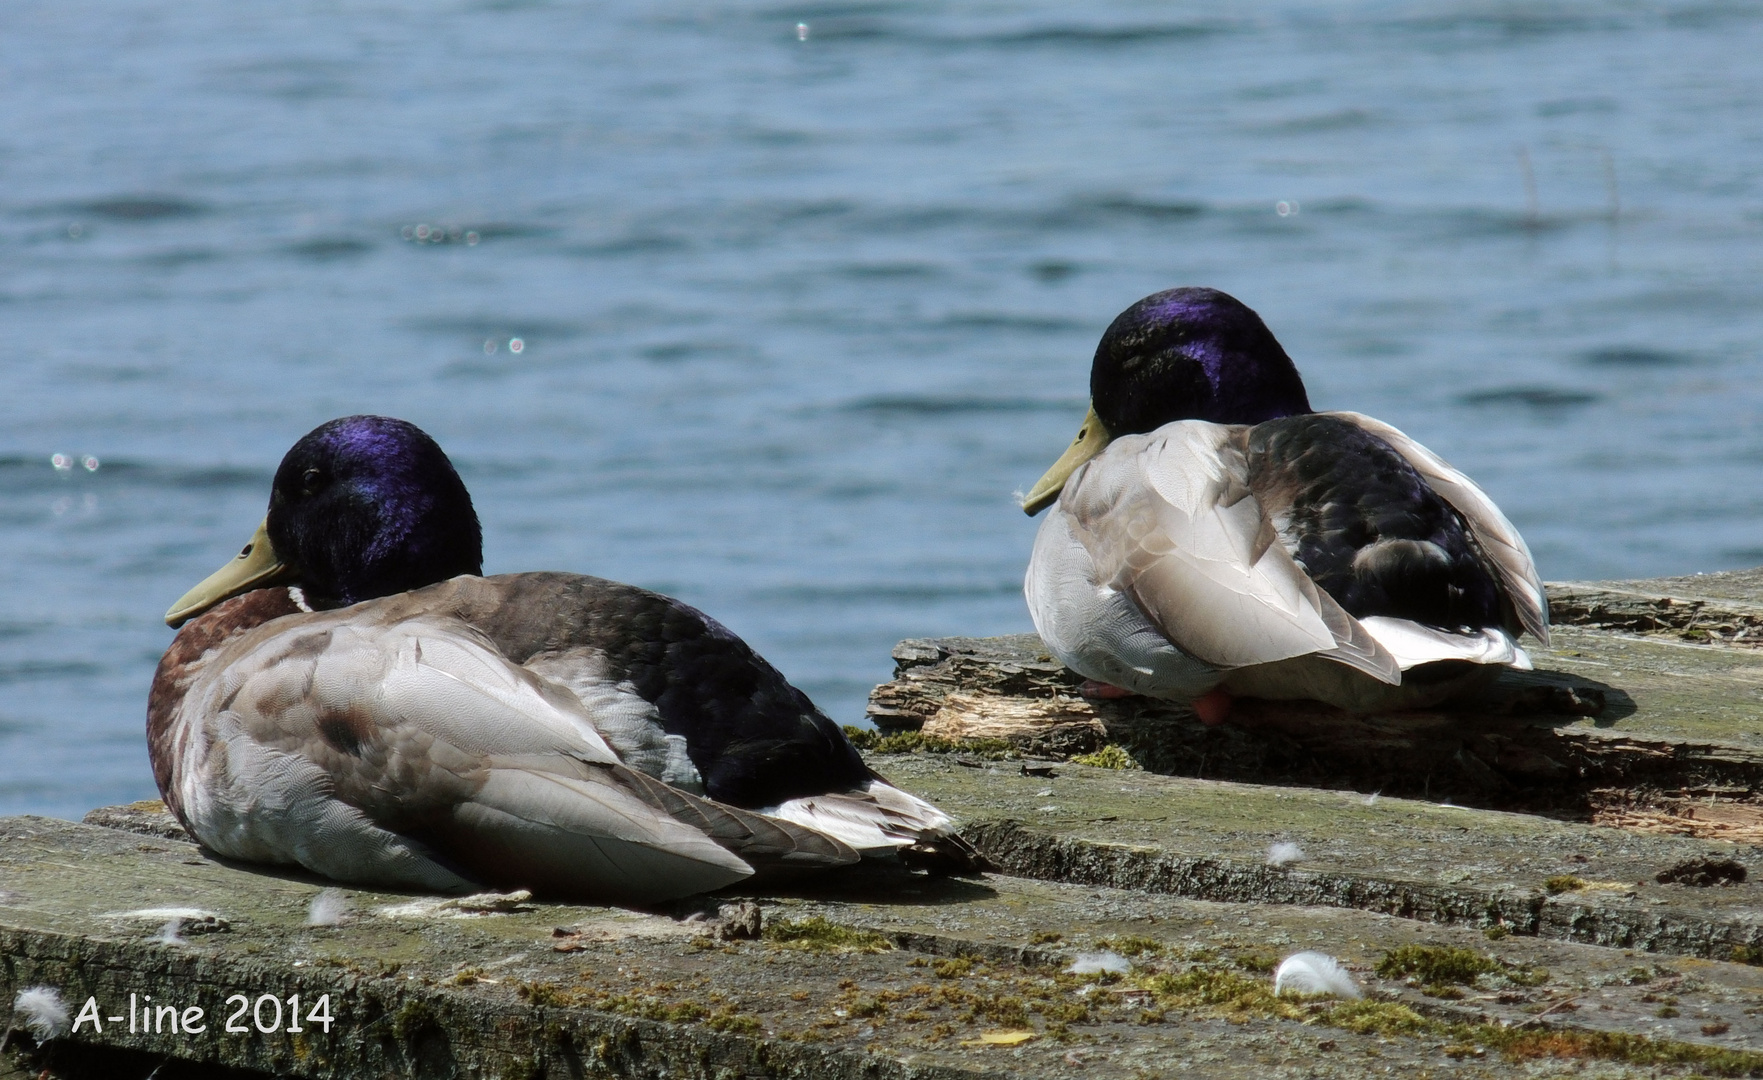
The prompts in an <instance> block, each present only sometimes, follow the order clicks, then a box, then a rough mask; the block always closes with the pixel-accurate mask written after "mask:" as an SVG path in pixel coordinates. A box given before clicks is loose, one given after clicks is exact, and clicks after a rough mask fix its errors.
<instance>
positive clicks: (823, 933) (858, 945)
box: [762, 915, 894, 953]
mask: <svg viewBox="0 0 1763 1080" xmlns="http://www.w3.org/2000/svg"><path fill="white" fill-rule="evenodd" d="M762 936H763V937H764V939H765V940H766V941H769V942H772V943H773V944H776V945H782V946H784V947H785V948H790V949H805V950H807V951H809V952H839V951H850V952H869V953H878V952H887V951H888V950H890V949H892V948H893V947H894V946H893V943H892V942H890V941H889V940H888V939H887V938H885V937H883V936H882V935H880V934H878V933H876V932H875V931H873V930H857V929H853V928H852V927H849V926H840V925H839V924H838V923H835V922H830V921H828V920H827V919H824V918H822V917H821V916H819V915H814V916H811V917H809V918H806V919H796V920H791V919H779V920H776V921H773V922H768V923H766V924H765V929H764V931H763V932H762Z"/></svg>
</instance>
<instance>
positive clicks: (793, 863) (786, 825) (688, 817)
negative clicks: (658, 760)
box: [607, 766, 861, 869]
mask: <svg viewBox="0 0 1763 1080" xmlns="http://www.w3.org/2000/svg"><path fill="white" fill-rule="evenodd" d="M607 772H608V774H609V775H608V779H609V780H611V781H612V782H614V783H617V784H618V785H619V786H620V787H621V788H623V789H624V790H625V791H628V792H630V794H631V795H632V796H633V797H635V798H638V799H641V800H642V801H643V802H646V803H648V804H649V805H650V806H653V807H655V808H656V809H658V810H660V811H662V812H663V813H665V814H667V815H668V816H669V817H672V818H673V819H674V820H676V821H683V822H686V823H688V824H690V825H692V826H693V827H694V828H696V829H698V830H700V831H701V832H703V833H704V834H705V835H706V836H709V837H710V838H711V839H713V840H715V841H716V842H717V843H719V844H721V845H722V846H723V847H725V848H727V849H728V850H729V851H732V852H734V853H735V854H737V855H739V856H740V857H741V858H742V859H744V860H746V861H747V862H749V863H751V864H753V866H754V867H755V868H758V869H767V868H774V869H817V868H825V867H834V866H849V865H851V864H853V863H856V862H858V861H860V859H861V856H859V855H858V854H857V852H856V851H854V850H852V848H851V847H850V846H849V845H847V844H845V843H843V842H841V841H840V840H838V839H835V838H834V837H831V836H826V835H823V834H821V833H819V832H816V831H814V830H813V829H809V828H804V827H803V826H801V825H798V824H796V823H795V822H792V821H785V820H781V819H778V818H774V817H769V816H767V815H765V814H760V813H755V812H753V811H751V810H742V809H739V808H737V807H733V806H727V805H725V804H723V803H719V802H713V801H711V800H709V799H705V798H702V797H700V796H696V795H692V794H689V793H687V792H683V791H680V790H679V789H678V788H674V787H670V786H668V785H667V784H664V783H662V782H661V781H659V780H657V779H655V778H654V777H651V776H648V775H645V774H644V773H641V772H638V771H637V770H635V769H629V768H625V767H623V766H620V767H618V768H616V769H608V770H607Z"/></svg>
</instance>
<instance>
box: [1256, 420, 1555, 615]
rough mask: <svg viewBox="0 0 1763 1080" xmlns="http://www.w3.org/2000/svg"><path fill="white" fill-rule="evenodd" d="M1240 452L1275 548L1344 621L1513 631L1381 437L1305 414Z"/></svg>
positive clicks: (1460, 541) (1488, 580)
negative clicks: (1278, 547) (1345, 616)
mask: <svg viewBox="0 0 1763 1080" xmlns="http://www.w3.org/2000/svg"><path fill="white" fill-rule="evenodd" d="M1244 449H1245V457H1246V459H1247V464H1248V480H1249V489H1250V490H1251V491H1252V492H1253V493H1254V495H1255V498H1256V500H1257V501H1259V503H1260V504H1261V510H1262V513H1263V514H1265V515H1266V516H1267V518H1268V519H1269V520H1270V521H1271V522H1272V523H1273V525H1274V527H1275V529H1276V530H1277V531H1278V533H1279V538H1280V542H1281V543H1282V544H1283V545H1284V546H1285V548H1286V550H1287V551H1288V552H1290V554H1291V556H1292V558H1293V559H1295V560H1296V561H1297V562H1298V564H1299V565H1300V566H1302V567H1303V568H1304V571H1305V572H1306V573H1307V574H1308V575H1309V577H1310V579H1311V580H1312V581H1314V582H1316V584H1317V585H1319V586H1321V587H1322V588H1323V590H1324V591H1326V592H1327V593H1328V594H1329V595H1330V596H1332V597H1334V599H1335V600H1336V601H1337V602H1338V603H1339V604H1340V605H1341V607H1343V608H1345V609H1346V611H1347V613H1348V614H1350V615H1352V616H1354V617H1355V618H1360V619H1364V618H1369V617H1372V616H1387V617H1391V618H1398V619H1408V620H1412V621H1414V622H1417V623H1420V624H1422V625H1425V626H1432V627H1437V628H1439V629H1445V630H1455V629H1458V628H1461V627H1470V628H1480V627H1493V626H1503V627H1504V628H1505V629H1507V630H1508V631H1511V632H1513V633H1516V632H1518V631H1519V629H1520V627H1519V625H1518V622H1517V620H1516V618H1514V617H1513V615H1512V608H1511V605H1510V603H1508V602H1503V600H1502V588H1501V586H1500V584H1499V582H1498V581H1497V580H1496V573H1497V570H1496V568H1495V567H1494V566H1493V565H1492V564H1491V563H1490V562H1489V560H1488V557H1487V555H1486V554H1485V553H1484V552H1483V551H1482V549H1481V547H1480V545H1478V544H1477V543H1476V542H1475V539H1474V537H1473V534H1472V533H1471V531H1470V528H1469V526H1468V525H1467V523H1466V522H1465V521H1464V519H1463V516H1462V515H1461V514H1460V513H1459V512H1458V511H1457V510H1456V508H1454V507H1453V506H1452V505H1451V504H1450V503H1449V502H1447V501H1446V500H1445V499H1444V498H1442V497H1441V496H1440V495H1439V494H1438V492H1436V491H1434V490H1433V488H1432V486H1431V485H1430V484H1429V483H1428V482H1427V481H1426V478H1425V477H1423V476H1421V475H1420V473H1419V472H1418V471H1417V470H1416V469H1415V468H1414V466H1413V465H1411V464H1410V463H1409V462H1408V460H1407V459H1406V458H1405V457H1403V456H1402V455H1401V453H1399V452H1398V451H1397V450H1396V449H1395V448H1394V447H1393V446H1391V445H1390V444H1389V443H1388V442H1386V441H1385V440H1383V439H1382V438H1379V437H1378V436H1376V435H1374V434H1372V433H1370V432H1368V431H1366V430H1365V429H1364V428H1362V427H1360V426H1359V425H1357V424H1355V423H1353V422H1352V421H1350V420H1347V419H1345V418H1343V417H1339V416H1333V415H1329V414H1326V413H1306V414H1303V415H1299V416H1288V417H1283V418H1280V419H1278V420H1269V421H1266V422H1264V423H1261V424H1257V425H1255V426H1254V427H1253V428H1250V429H1248V431H1247V433H1246V436H1245V447H1244Z"/></svg>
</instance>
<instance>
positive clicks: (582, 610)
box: [147, 416, 984, 903]
mask: <svg viewBox="0 0 1763 1080" xmlns="http://www.w3.org/2000/svg"><path fill="white" fill-rule="evenodd" d="M481 563H482V534H481V531H480V529H479V525H478V520H477V515H476V513H475V511H474V510H473V508H472V504H471V497H470V495H469V494H468V493H467V492H466V489H465V485H464V484H463V483H462V482H461V481H460V479H459V476H458V474H457V473H456V472H455V471H454V469H453V466H452V463H451V462H450V461H448V459H447V456H446V454H445V453H443V452H442V450H441V448H440V447H439V446H438V445H436V443H435V442H434V440H433V439H431V438H429V437H428V436H427V435H426V434H424V433H423V432H422V431H421V430H419V429H418V428H416V427H415V426H414V425H411V424H408V423H406V422H404V421H401V420H394V419H390V418H387V417H378V416H351V417H347V418H344V419H341V420H334V421H332V422H330V423H328V424H325V425H323V426H321V427H319V428H317V429H316V430H314V431H313V432H311V433H310V434H308V435H306V436H305V437H304V438H302V439H301V440H300V441H299V442H298V443H296V444H295V445H294V447H293V449H291V450H289V451H288V454H287V456H286V457H285V458H283V459H282V462H281V465H280V467H279V468H278V469H277V470H276V474H275V480H274V483H273V486H272V489H271V492H270V499H269V513H268V516H267V518H266V519H265V520H264V522H263V524H262V525H261V526H259V527H258V529H257V533H256V535H255V536H253V537H252V538H251V541H250V543H248V544H246V545H245V548H244V550H243V551H241V552H240V553H239V555H238V556H237V557H236V558H235V559H233V560H232V561H231V562H229V563H228V564H226V565H225V566H223V567H222V568H221V569H220V570H219V571H217V572H216V573H215V574H213V575H211V576H210V577H209V578H208V579H207V580H205V581H203V582H202V583H201V584H199V585H197V586H196V587H195V588H194V589H192V590H190V592H189V593H187V594H186V595H185V596H184V597H183V598H182V599H180V600H179V601H178V602H177V603H176V604H174V605H173V606H172V608H171V610H170V611H169V612H167V613H166V622H167V623H168V624H170V625H172V626H180V625H181V626H182V629H181V630H180V631H179V633H178V635H177V637H176V638H175V639H174V640H173V641H172V643H171V646H170V648H169V649H168V650H167V651H166V654H165V656H164V658H163V659H162V660H161V661H160V664H159V669H158V672H157V674H156V675H155V677H154V680H153V688H152V692H151V695H150V699H149V703H148V711H147V717H148V719H147V743H148V749H149V753H150V755H151V758H152V762H153V773H154V778H155V779H156V780H157V781H158V784H159V790H160V793H161V794H162V795H163V797H164V799H165V802H166V805H167V806H169V807H170V808H171V810H172V811H173V813H175V814H176V815H177V817H178V820H179V821H181V822H182V823H183V824H184V827H185V828H186V829H188V830H189V832H190V833H191V835H193V836H194V837H195V838H196V839H197V840H199V841H201V842H202V843H203V844H204V845H206V846H207V847H209V848H211V849H212V850H214V851H216V852H217V853H219V854H222V855H225V856H230V857H233V858H237V859H241V860H247V861H252V862H266V863H294V864H298V865H300V866H303V867H305V868H306V869H308V870H311V871H313V872H315V873H318V874H321V875H323V876H326V877H330V878H335V879H337V880H340V881H347V882H354V883H358V884H363V885H374V886H382V887H401V888H410V889H424V890H440V891H456V890H461V889H470V888H474V887H482V886H485V885H495V886H506V887H525V888H531V889H537V890H543V891H546V892H549V893H553V894H559V895H567V896H570V897H574V898H579V899H590V900H598V901H606V902H617V903H651V902H656V901H660V900H666V899H671V898H677V897H681V896H686V895H690V894H693V893H698V892H704V891H707V890H712V889H716V888H720V887H722V886H725V885H728V884H731V883H733V882H736V881H739V880H741V879H743V878H745V877H747V876H748V875H750V874H752V873H754V871H755V870H767V871H782V870H812V869H817V868H822V867H833V866H842V865H847V864H850V863H854V862H856V861H857V860H858V858H859V856H860V855H861V854H864V853H878V852H898V853H900V854H901V855H902V856H903V857H905V858H907V859H909V860H912V859H915V858H916V859H919V860H921V861H923V862H925V863H929V864H933V865H940V866H941V867H942V868H945V869H953V870H956V871H962V870H971V869H976V868H980V867H982V866H983V862H984V861H983V859H981V858H980V857H979V856H978V855H977V854H976V853H975V852H974V851H973V849H971V848H970V847H968V846H967V845H966V844H965V843H963V842H962V841H960V840H959V838H957V837H955V836H954V835H953V834H952V833H951V832H950V829H949V819H948V817H947V816H946V815H944V814H943V813H942V812H941V811H939V810H937V809H936V808H935V807H933V806H931V805H930V804H928V803H926V802H924V801H922V800H920V799H917V798H915V797H913V796H911V795H908V794H906V793H905V792H903V791H900V790H899V789H897V788H894V787H892V786H891V785H889V784H888V783H886V782H885V781H884V780H882V779H881V777H879V776H877V775H876V774H875V773H874V772H872V771H870V769H869V768H868V767H867V766H866V765H865V764H864V763H863V760H862V758H861V757H860V756H859V755H858V753H857V751H856V750H855V749H854V748H853V747H852V746H851V744H850V741H849V740H848V739H846V737H845V735H844V733H843V732H842V731H841V730H840V729H839V728H838V727H836V726H835V725H834V724H833V723H832V722H831V721H830V720H828V719H827V718H826V716H825V715H824V714H822V713H821V712H820V711H819V710H818V709H816V708H815V707H814V704H813V703H812V702H811V701H809V700H808V698H807V696H806V695H804V694H803V693H802V692H801V691H800V690H797V689H796V688H795V687H793V686H791V685H790V684H789V683H788V682H787V681H786V680H785V679H784V677H783V676H782V675H781V674H779V673H778V671H777V670H776V669H775V668H773V667H772V666H771V665H770V664H768V663H766V662H765V660H764V659H762V658H761V657H760V656H758V655H757V654H756V653H755V652H754V651H753V650H752V649H751V648H749V647H748V646H747V645H746V643H745V642H743V641H742V640H741V639H740V638H738V637H736V636H735V635H734V634H732V633H730V632H729V631H728V630H727V629H725V628H724V627H723V626H722V625H721V624H719V623H717V622H716V621H715V620H714V619H711V618H710V617H709V616H707V615H704V614H703V613H701V612H699V611H697V610H695V609H693V608H691V607H688V606H687V605H685V604H683V603H680V602H679V601H677V600H673V599H669V598H668V597H665V596H660V595H658V594H656V593H652V592H648V591H647V590H644V589H639V588H636V587H634V586H630V585H622V584H619V583H617V582H613V581H605V580H602V579H600V578H593V577H586V576H582V575H578V574H563V573H528V574H505V575H500V576H496V577H481V576H479V574H480V572H481Z"/></svg>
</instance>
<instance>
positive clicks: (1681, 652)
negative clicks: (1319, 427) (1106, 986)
mask: <svg viewBox="0 0 1763 1080" xmlns="http://www.w3.org/2000/svg"><path fill="white" fill-rule="evenodd" d="M1760 581H1763V571H1747V572H1745V573H1742V574H1718V575H1716V574H1710V575H1701V576H1697V577H1693V578H1685V579H1672V580H1670V581H1665V582H1632V583H1616V584H1613V585H1595V586H1594V585H1579V584H1569V585H1553V586H1551V587H1550V589H1551V598H1552V609H1551V610H1552V612H1553V613H1554V616H1555V618H1556V619H1557V620H1558V625H1557V626H1556V628H1555V632H1554V641H1553V644H1552V647H1550V648H1546V649H1545V648H1540V647H1539V648H1536V649H1533V651H1532V655H1533V658H1534V660H1535V662H1536V665H1537V668H1538V670H1537V671H1535V672H1508V673H1505V674H1503V675H1502V676H1501V678H1500V679H1499V681H1498V682H1497V683H1496V684H1495V685H1494V687H1493V688H1492V689H1490V690H1489V691H1488V692H1487V693H1486V694H1484V695H1483V696H1482V697H1480V698H1479V699H1477V700H1476V701H1474V702H1469V703H1465V704H1462V705H1459V706H1455V707H1453V708H1452V709H1451V710H1450V711H1426V712H1410V713H1401V714H1391V715H1385V716H1368V717H1355V716H1348V715H1346V714H1344V713H1341V712H1339V711H1338V710H1334V709H1330V708H1327V707H1325V706H1321V705H1314V704H1309V703H1302V702H1257V701H1247V700H1245V701H1240V702H1238V704H1237V707H1236V709H1235V711H1234V712H1233V714H1232V718H1231V722H1230V723H1228V724H1227V725H1225V726H1224V727H1221V728H1207V727H1205V726H1204V725H1202V724H1200V723H1199V721H1198V719H1197V718H1196V717H1195V716H1194V715H1193V714H1192V712H1191V711H1190V710H1188V709H1186V708H1185V707H1183V706H1181V705H1177V704H1174V703H1169V702H1158V701H1152V700H1149V699H1145V698H1126V699H1120V700H1113V701H1099V700H1090V699H1086V698H1084V697H1082V696H1081V695H1080V694H1079V693H1078V686H1079V684H1080V682H1081V680H1080V679H1079V678H1078V677H1077V676H1076V675H1074V674H1073V673H1071V672H1069V671H1066V670H1065V669H1064V668H1063V667H1062V666H1061V665H1059V664H1058V663H1057V662H1056V661H1054V660H1053V659H1052V658H1051V657H1050V656H1049V655H1048V654H1047V652H1046V651H1045V649H1044V647H1042V645H1041V643H1040V641H1039V639H1037V638H1035V637H1034V636H1033V635H1016V636H1012V637H1001V638H988V639H973V638H944V639H919V640H912V641H906V642H902V643H901V645H900V646H899V647H898V648H897V649H896V650H895V661H896V671H895V677H894V679H893V680H892V681H891V682H889V683H885V684H883V685H882V686H878V687H877V688H876V690H875V692H874V694H873V695H872V696H871V699H870V716H871V718H872V719H873V720H874V721H875V723H876V724H877V726H878V727H879V728H880V729H881V730H882V731H883V732H884V733H894V732H907V731H921V732H922V733H923V734H924V735H926V736H930V737H932V738H935V739H941V740H958V739H976V738H982V739H1000V738H1001V739H1006V740H1009V741H1011V742H1012V743H1014V744H1016V745H1017V746H1018V747H1020V748H1021V749H1022V750H1024V751H1025V752H1029V753H1036V754H1041V755H1044V756H1069V755H1071V754H1076V753H1086V752H1090V751H1093V750H1096V749H1098V748H1100V747H1102V746H1103V745H1105V744H1108V743H1114V744H1117V745H1119V746H1122V747H1123V748H1125V749H1126V750H1127V751H1128V752H1129V753H1130V754H1131V756H1132V757H1133V758H1134V759H1135V760H1137V762H1138V763H1139V764H1141V765H1143V766H1144V767H1146V768H1148V769H1152V770H1154V771H1157V772H1162V773H1167V774H1170V775H1182V776H1209V777H1217V778H1223V779H1232V780H1240V781H1248V782H1268V783H1283V784H1301V785H1308V786H1315V787H1330V788H1353V789H1357V790H1362V791H1366V792H1370V791H1378V790H1382V791H1385V792H1389V793H1397V794H1403V795H1412V796H1419V797H1426V798H1432V799H1441V798H1446V797H1448V798H1452V799H1454V800H1456V801H1459V802H1465V803H1472V804H1475V805H1480V806H1495V807H1507V808H1516V809H1530V810H1543V811H1549V812H1555V813H1569V814H1577V815H1579V816H1583V817H1587V818H1593V819H1598V820H1609V821H1612V822H1618V823H1622V824H1627V825H1631V826H1635V827H1642V828H1653V829H1662V830H1667V831H1679V832H1685V833H1689V834H1694V835H1704V836H1727V837H1730V838H1733V839H1740V840H1763V649H1758V648H1753V647H1751V646H1750V645H1749V643H1748V642H1749V638H1748V637H1746V636H1745V634H1746V633H1748V631H1746V630H1745V628H1746V627H1747V626H1751V625H1753V624H1752V623H1750V622H1747V621H1746V620H1748V619H1751V618H1752V616H1753V614H1754V613H1755V612H1763V602H1755V601H1756V591H1757V590H1758V589H1759V588H1760V586H1759V582H1760ZM1680 584H1681V585H1682V586H1683V587H1682V588H1676V586H1678V585H1680ZM1674 588H1675V589H1676V591H1675V593H1674V592H1673V589H1674ZM1692 589H1693V590H1694V591H1691V590H1692ZM1753 609H1754V610H1753ZM1605 627H1618V628H1619V629H1614V630H1613V629H1608V628H1605Z"/></svg>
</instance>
